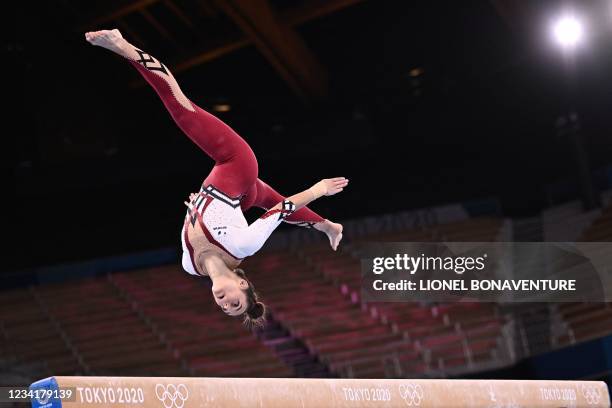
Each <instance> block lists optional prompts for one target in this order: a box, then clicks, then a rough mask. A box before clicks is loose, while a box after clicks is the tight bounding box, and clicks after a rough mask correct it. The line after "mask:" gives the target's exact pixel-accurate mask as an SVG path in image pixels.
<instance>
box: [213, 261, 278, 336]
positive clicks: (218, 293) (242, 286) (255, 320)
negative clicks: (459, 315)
mask: <svg viewBox="0 0 612 408" xmlns="http://www.w3.org/2000/svg"><path fill="white" fill-rule="evenodd" d="M212 293H213V296H214V298H215V302H216V303H217V305H219V307H220V308H221V310H222V311H223V312H224V313H226V314H227V315H229V316H236V317H241V318H242V319H243V322H244V324H245V325H246V326H247V327H249V328H253V327H261V326H263V324H264V321H265V311H266V308H265V305H264V304H263V303H261V302H260V301H259V297H258V295H257V292H255V287H254V286H253V283H251V282H250V281H249V280H248V279H247V277H246V274H245V273H244V271H243V270H242V269H234V270H233V271H231V270H230V273H227V274H223V275H222V276H219V277H217V278H215V279H214V280H213V285H212Z"/></svg>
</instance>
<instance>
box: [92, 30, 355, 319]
mask: <svg viewBox="0 0 612 408" xmlns="http://www.w3.org/2000/svg"><path fill="white" fill-rule="evenodd" d="M85 39H86V40H87V41H89V42H90V43H91V44H93V45H97V46H100V47H103V48H106V49H108V50H110V51H113V52H115V53H116V54H118V55H120V56H122V57H125V58H126V59H127V60H128V61H129V62H130V63H131V64H132V65H133V66H134V67H135V68H136V69H137V70H138V72H140V73H141V74H142V76H143V77H144V78H145V80H146V81H147V82H148V83H149V84H150V85H151V86H152V87H153V89H155V91H156V92H157V94H158V95H159V97H160V98H161V100H162V102H163V103H164V105H165V106H166V109H168V111H169V112H170V115H171V116H172V118H173V119H174V121H175V122H176V124H177V125H178V126H179V127H180V128H181V130H183V132H185V134H186V135H187V136H188V137H189V138H190V139H191V140H192V141H193V142H194V143H195V144H197V145H198V146H199V147H200V148H201V149H202V150H204V152H205V153H206V154H208V156H210V157H211V158H212V159H213V160H214V161H215V165H214V167H213V169H212V171H211V172H210V174H209V175H208V177H206V179H205V180H204V182H203V183H202V186H201V188H200V190H199V192H197V193H192V194H191V195H190V196H189V201H188V202H187V201H186V202H185V205H187V214H186V215H185V222H184V225H183V229H182V231H181V242H182V246H183V261H182V264H183V268H184V269H185V270H186V271H187V272H188V273H190V274H192V275H198V276H200V275H203V276H209V277H210V279H211V280H212V283H213V285H212V293H213V296H214V298H215V302H216V303H217V305H219V307H220V308H221V309H222V310H223V312H225V313H226V314H228V315H230V316H242V317H243V319H244V322H245V323H247V324H248V325H261V324H263V320H264V316H265V307H264V305H263V304H262V303H261V302H260V301H258V297H257V294H256V293H255V290H254V287H253V284H252V283H251V282H250V281H249V280H248V279H247V278H246V275H245V274H244V271H242V270H241V269H238V265H239V264H240V262H241V261H242V260H243V259H244V258H246V257H247V256H251V255H253V254H254V253H255V252H257V251H258V250H259V249H260V248H261V247H262V246H263V244H264V243H265V242H266V240H267V239H268V237H269V236H270V234H271V233H272V231H274V230H275V229H276V227H278V225H280V223H281V222H282V221H285V222H289V223H293V224H296V225H300V226H305V227H309V228H315V229H317V230H319V231H322V232H324V233H325V234H327V236H328V237H329V242H330V244H331V247H332V249H333V250H334V251H335V250H336V248H337V247H338V244H339V243H340V240H341V239H342V225H340V224H337V223H334V222H331V221H329V220H327V219H324V218H322V217H321V216H319V215H318V214H316V213H315V212H313V211H311V210H310V209H309V208H307V207H306V205H307V204H309V203H310V202H312V201H314V200H316V199H317V198H320V197H322V196H331V195H334V194H337V193H339V192H340V191H342V190H343V189H344V188H345V187H346V186H347V185H348V179H346V178H344V177H335V178H331V179H323V180H321V181H319V182H318V183H316V184H314V185H313V186H312V187H310V188H309V189H307V190H305V191H302V192H301V193H298V194H295V195H293V196H291V197H289V198H287V199H286V198H284V197H283V196H281V195H280V194H279V193H277V192H276V191H275V190H274V189H272V188H271V187H270V186H268V185H267V184H266V183H264V182H263V181H261V180H260V179H259V178H258V177H257V159H256V158H255V154H254V153H253V151H252V150H251V148H250V147H249V145H248V144H247V143H246V142H245V141H244V139H242V138H241V137H240V136H239V135H238V134H237V133H236V132H234V131H233V130H232V129H231V128H230V127H229V126H228V125H226V124H225V123H223V122H222V121H221V120H220V119H218V118H217V117H215V116H213V115H211V114H210V113H208V112H206V111H204V110H202V109H201V108H199V107H198V106H196V104H194V103H193V102H191V101H190V100H189V99H188V98H187V97H186V96H185V95H184V94H183V92H182V91H181V89H180V88H179V85H178V84H177V82H176V80H175V79H174V76H173V75H172V73H171V72H170V71H169V70H168V68H167V67H166V66H165V65H164V64H162V63H161V62H160V61H159V60H157V59H156V58H154V57H153V56H151V55H149V54H147V53H146V52H144V51H142V50H140V49H138V48H136V47H134V46H133V45H132V44H130V43H129V42H127V41H126V40H125V39H124V38H123V36H122V35H121V33H120V32H119V30H116V29H115V30H102V31H93V32H88V33H86V34H85ZM252 206H256V207H260V208H263V209H265V210H266V212H265V213H264V214H263V215H262V216H261V217H260V218H259V219H258V220H257V221H255V222H253V223H252V224H251V225H248V224H247V222H246V220H245V218H244V215H243V213H242V211H244V210H247V209H249V208H250V207H252Z"/></svg>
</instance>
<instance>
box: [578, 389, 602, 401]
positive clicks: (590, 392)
mask: <svg viewBox="0 0 612 408" xmlns="http://www.w3.org/2000/svg"><path fill="white" fill-rule="evenodd" d="M580 388H581V391H582V395H583V396H584V398H585V399H586V402H587V404H589V405H596V404H598V403H599V401H601V391H600V390H599V389H598V388H595V387H590V386H586V385H583V386H581V387H580Z"/></svg>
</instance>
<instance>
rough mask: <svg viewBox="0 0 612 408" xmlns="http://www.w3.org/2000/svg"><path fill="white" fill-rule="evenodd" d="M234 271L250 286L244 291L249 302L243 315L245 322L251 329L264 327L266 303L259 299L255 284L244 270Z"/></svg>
mask: <svg viewBox="0 0 612 408" xmlns="http://www.w3.org/2000/svg"><path fill="white" fill-rule="evenodd" d="M234 272H235V273H236V275H238V276H239V277H240V278H242V279H244V280H245V281H247V283H248V284H249V287H248V288H246V289H245V290H244V291H243V292H244V294H245V295H246V298H247V302H249V305H248V306H247V309H246V311H245V312H244V313H243V314H242V315H241V317H242V318H243V323H244V325H245V326H247V327H248V328H249V329H253V328H262V327H263V326H264V324H265V321H266V305H264V304H263V303H262V302H260V301H259V296H258V295H257V292H255V286H253V284H252V283H251V281H249V280H248V279H247V277H246V274H245V273H244V271H243V270H242V269H235V270H234Z"/></svg>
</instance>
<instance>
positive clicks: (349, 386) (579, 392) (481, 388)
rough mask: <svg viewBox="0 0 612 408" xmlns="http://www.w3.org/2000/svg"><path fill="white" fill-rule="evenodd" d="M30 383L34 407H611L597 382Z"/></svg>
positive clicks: (148, 380) (162, 379)
mask: <svg viewBox="0 0 612 408" xmlns="http://www.w3.org/2000/svg"><path fill="white" fill-rule="evenodd" d="M30 389H31V390H33V391H35V390H52V391H51V393H50V395H52V398H50V399H48V398H44V397H42V398H41V397H39V400H36V399H34V400H33V402H32V406H33V407H34V408H39V407H45V408H56V407H62V406H64V407H69V408H70V407H74V408H77V407H79V408H80V407H94V406H95V407H120V406H121V407H126V406H130V407H146V408H157V407H165V408H191V407H269V408H292V407H328V408H338V407H422V408H429V407H447V408H454V407H482V408H485V407H487V408H489V407H530V408H538V407H551V408H552V407H555V408H558V407H573V408H580V407H589V408H599V407H606V408H608V407H610V396H609V394H608V389H607V387H606V384H605V383H604V382H601V381H527V380H414V379H393V380H374V379H372V380H370V379H302V378H291V379H289V378H170V377H150V378H149V377H50V378H47V379H44V380H40V381H37V382H35V383H34V384H32V385H31V386H30ZM53 390H55V391H53ZM68 391H71V400H72V401H69V400H63V401H60V400H59V399H57V398H54V397H55V394H54V393H61V392H65V393H67V392H68ZM39 392H40V391H39ZM64 396H65V397H66V396H67V394H65V395H64Z"/></svg>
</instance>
